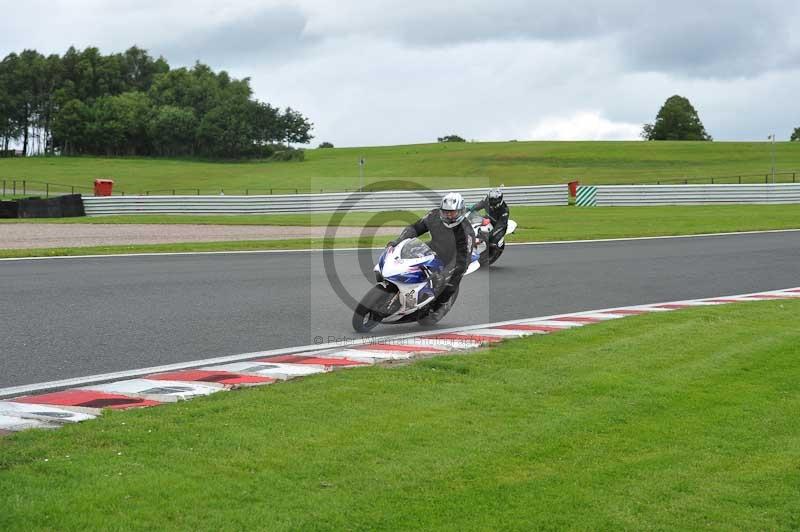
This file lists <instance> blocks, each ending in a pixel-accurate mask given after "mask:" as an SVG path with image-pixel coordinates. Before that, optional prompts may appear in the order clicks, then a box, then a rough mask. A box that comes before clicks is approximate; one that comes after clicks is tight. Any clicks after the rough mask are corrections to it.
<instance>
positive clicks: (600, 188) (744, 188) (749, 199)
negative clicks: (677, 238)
mask: <svg viewBox="0 0 800 532" xmlns="http://www.w3.org/2000/svg"><path fill="white" fill-rule="evenodd" d="M595 188H596V189H597V196H596V202H595V205H597V206H598V207H603V206H627V205H713V204H726V203H727V204H737V203H766V204H770V203H774V204H779V203H800V183H798V184H792V183H786V184H784V183H776V184H767V185H597V186H596V187H595Z"/></svg>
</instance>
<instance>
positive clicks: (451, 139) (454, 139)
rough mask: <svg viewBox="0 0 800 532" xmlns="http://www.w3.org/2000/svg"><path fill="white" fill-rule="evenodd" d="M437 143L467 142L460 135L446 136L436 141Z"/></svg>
mask: <svg viewBox="0 0 800 532" xmlns="http://www.w3.org/2000/svg"><path fill="white" fill-rule="evenodd" d="M436 141H437V142H467V141H466V140H464V139H463V138H461V137H459V136H458V135H445V136H444V137H439V138H437V139H436Z"/></svg>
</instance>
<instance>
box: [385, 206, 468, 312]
mask: <svg viewBox="0 0 800 532" xmlns="http://www.w3.org/2000/svg"><path fill="white" fill-rule="evenodd" d="M466 214H467V211H466V208H465V207H464V198H463V197H462V196H461V194H459V193H457V192H450V193H448V194H446V195H445V196H444V197H443V198H442V201H441V203H440V205H439V208H438V209H433V210H431V211H430V212H428V214H426V215H425V216H423V217H422V218H420V219H419V220H418V221H417V222H415V223H413V224H411V225H409V226H408V227H406V228H405V229H404V230H403V232H402V233H400V236H398V237H397V238H396V239H395V240H392V241H391V242H389V243H388V245H389V246H396V245H397V244H399V243H400V242H401V241H403V240H405V239H407V238H416V237H418V236H420V235H423V234H425V233H428V232H430V234H431V241H430V243H429V246H430V248H431V249H432V250H433V251H434V252H436V255H437V256H438V257H439V259H440V260H441V261H442V262H443V263H444V265H445V268H444V272H448V271H450V274H449V275H447V273H445V274H444V275H440V276H435V277H434V279H433V284H434V291H435V292H437V295H436V300H435V301H434V302H433V303H431V306H430V311H431V313H434V312H436V311H438V310H439V309H440V308H441V307H442V305H444V304H445V303H447V301H448V300H449V299H450V297H451V296H452V295H453V294H454V293H455V291H456V289H457V288H458V285H459V284H460V283H461V278H462V277H463V276H464V273H465V272H466V271H467V267H468V266H469V263H470V260H471V258H472V245H473V243H474V241H475V232H474V231H473V230H472V226H471V225H470V224H469V222H468V221H467V216H466ZM442 283H444V287H443V289H442V290H441V291H439V290H437V289H436V287H437V285H441V284H442Z"/></svg>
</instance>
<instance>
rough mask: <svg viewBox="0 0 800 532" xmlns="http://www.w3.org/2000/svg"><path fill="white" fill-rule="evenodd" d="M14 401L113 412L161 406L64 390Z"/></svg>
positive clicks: (146, 401)
mask: <svg viewBox="0 0 800 532" xmlns="http://www.w3.org/2000/svg"><path fill="white" fill-rule="evenodd" d="M14 401H15V402H17V403H28V404H33V405H58V406H83V407H86V408H113V409H115V410H123V409H126V408H136V407H141V406H155V405H160V404H161V403H159V402H158V401H150V400H149V399H138V398H135V397H128V396H126V395H118V394H114V393H103V392H93V391H91V390H65V391H63V392H54V393H46V394H43V395H29V396H25V397H17V398H16V399H14Z"/></svg>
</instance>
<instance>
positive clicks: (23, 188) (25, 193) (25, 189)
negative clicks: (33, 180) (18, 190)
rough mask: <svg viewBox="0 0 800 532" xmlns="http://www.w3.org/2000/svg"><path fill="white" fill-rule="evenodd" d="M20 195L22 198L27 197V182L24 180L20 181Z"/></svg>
mask: <svg viewBox="0 0 800 532" xmlns="http://www.w3.org/2000/svg"><path fill="white" fill-rule="evenodd" d="M22 195H23V196H27V195H28V182H27V180H25V179H23V180H22Z"/></svg>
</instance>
